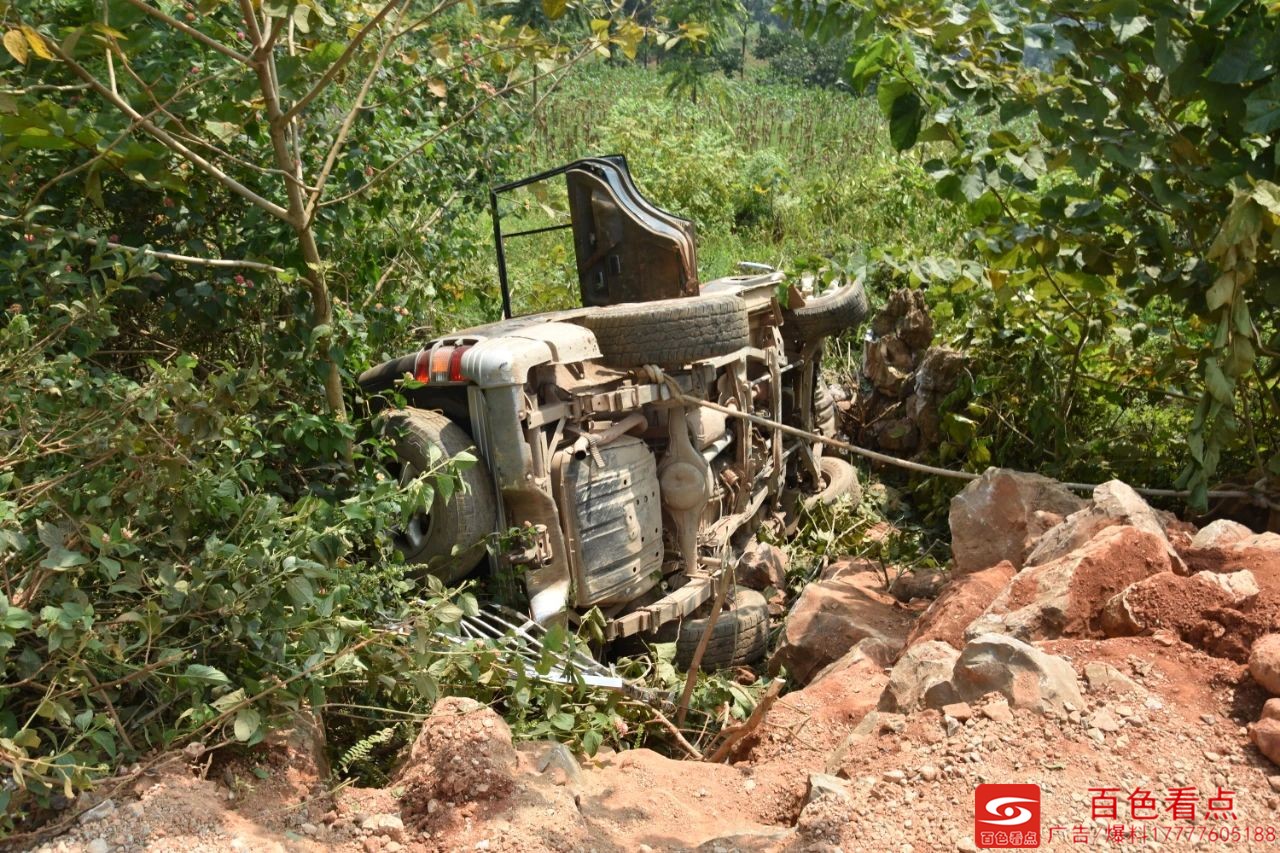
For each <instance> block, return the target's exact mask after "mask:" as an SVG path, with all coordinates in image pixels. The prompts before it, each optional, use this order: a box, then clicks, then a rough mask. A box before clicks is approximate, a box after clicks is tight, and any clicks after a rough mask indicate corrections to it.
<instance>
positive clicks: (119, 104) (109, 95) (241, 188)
mask: <svg viewBox="0 0 1280 853" xmlns="http://www.w3.org/2000/svg"><path fill="white" fill-rule="evenodd" d="M41 38H44V37H43V36H41ZM44 42H45V45H46V46H47V47H48V48H49V50H50V51H51V52H52V53H53V54H54V55H55V56H57V57H58V58H59V59H61V60H62V61H63V62H65V63H66V64H67V67H68V68H70V69H71V71H72V72H73V73H74V74H75V75H76V76H77V77H79V78H80V79H81V80H83V81H84V82H86V83H88V84H89V88H91V89H93V91H95V92H97V93H98V95H99V96H100V97H102V98H103V99H105V100H106V101H108V102H109V103H110V104H111V105H112V106H114V107H115V108H116V109H118V110H120V112H122V113H124V114H125V115H126V116H128V117H129V118H130V119H132V120H133V121H134V122H136V123H137V125H138V126H139V127H141V128H142V129H143V130H145V131H146V132H147V133H148V134H150V135H151V136H152V137H154V138H155V139H156V140H157V141H159V142H160V143H161V144H163V145H164V146H165V147H166V148H168V149H169V150H171V151H173V152H174V153H175V154H178V155H179V156H181V157H182V158H183V159H185V160H187V161H188V162H189V163H191V164H192V165H195V166H198V167H199V168H200V169H202V170H203V171H204V172H205V173H206V174H208V175H209V176H210V177H212V178H213V179H214V180H216V181H218V182H219V183H220V184H222V185H223V186H225V187H226V188H227V189H229V190H231V192H233V193H235V194H236V195H238V196H240V197H241V198H244V199H245V200H247V201H249V202H252V203H253V204H255V205H257V206H258V207H260V208H262V209H263V210H265V211H266V212H267V213H270V214H271V215H272V216H274V217H276V218H277V219H283V220H284V221H286V222H287V221H289V211H288V210H286V209H285V208H283V207H281V206H280V205H278V204H276V203H275V202H273V201H271V200H269V199H266V198H263V197H262V196H260V195H258V194H257V193H256V192H254V191H253V190H251V189H249V188H248V187H246V186H245V185H244V184H242V183H240V182H239V181H237V180H236V179H235V178H233V177H231V176H230V175H228V174H227V173H226V172H224V171H222V170H221V169H219V168H218V167H217V166H215V165H214V164H212V163H210V162H209V161H208V160H206V159H205V158H204V157H201V156H200V155H199V154H197V153H196V152H194V151H192V150H191V149H190V148H188V147H187V146H186V145H184V144H182V143H181V142H179V141H178V140H177V139H174V138H173V136H171V135H170V134H169V133H168V132H167V131H165V130H164V129H163V128H161V127H159V126H157V125H156V124H155V122H153V121H151V120H150V119H148V118H146V117H145V116H143V115H142V114H141V113H139V112H138V111H137V110H135V109H134V108H133V107H132V106H131V105H130V104H129V102H128V101H126V100H125V99H124V98H123V97H121V96H120V95H117V94H116V93H114V92H112V91H111V90H110V89H109V88H107V87H106V86H105V85H103V83H102V81H100V80H98V78H96V77H94V76H93V75H92V74H91V73H89V71H88V69H86V68H85V67H84V66H83V65H81V64H80V63H78V62H76V61H75V60H74V59H72V58H71V57H70V56H68V55H67V54H66V53H65V52H64V51H63V50H62V48H61V47H60V46H58V45H57V44H55V43H54V42H53V41H52V40H50V39H44Z"/></svg>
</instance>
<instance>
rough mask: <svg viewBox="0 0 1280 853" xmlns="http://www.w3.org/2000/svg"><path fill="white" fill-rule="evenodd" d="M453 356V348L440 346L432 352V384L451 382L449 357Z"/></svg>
mask: <svg viewBox="0 0 1280 853" xmlns="http://www.w3.org/2000/svg"><path fill="white" fill-rule="evenodd" d="M452 354H453V347H441V346H438V347H436V348H435V349H433V350H432V351H431V381H432V382H447V381H449V356H450V355H452Z"/></svg>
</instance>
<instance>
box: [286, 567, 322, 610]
mask: <svg viewBox="0 0 1280 853" xmlns="http://www.w3.org/2000/svg"><path fill="white" fill-rule="evenodd" d="M284 589H285V592H286V593H287V594H288V596H289V600H290V601H292V602H293V604H294V606H295V607H307V606H309V605H312V604H315V602H316V594H315V590H314V589H312V588H311V582H310V581H308V580H307V579H306V578H304V577H302V576H301V575H294V576H293V577H291V578H289V580H287V581H285V584H284Z"/></svg>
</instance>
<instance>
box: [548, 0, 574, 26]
mask: <svg viewBox="0 0 1280 853" xmlns="http://www.w3.org/2000/svg"><path fill="white" fill-rule="evenodd" d="M567 8H569V0H542V11H543V13H544V14H545V15H546V16H547V17H548V18H550V19H551V20H553V21H557V20H559V19H560V18H561V16H563V15H564V12H565V9H567Z"/></svg>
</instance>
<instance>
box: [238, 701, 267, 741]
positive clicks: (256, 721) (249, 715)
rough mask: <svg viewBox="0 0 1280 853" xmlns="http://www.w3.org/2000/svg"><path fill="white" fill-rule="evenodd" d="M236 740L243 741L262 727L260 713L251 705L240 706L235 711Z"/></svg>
mask: <svg viewBox="0 0 1280 853" xmlns="http://www.w3.org/2000/svg"><path fill="white" fill-rule="evenodd" d="M234 729H235V733H236V740H238V741H240V742H241V743H244V742H245V741H248V740H249V739H250V738H252V737H253V736H254V735H256V734H258V732H259V731H260V730H261V729H262V715H261V714H259V713H258V710H257V709H256V708H253V707H249V708H241V709H240V710H239V711H236V722H235V726H234Z"/></svg>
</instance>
